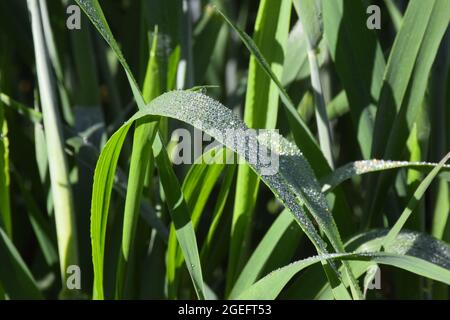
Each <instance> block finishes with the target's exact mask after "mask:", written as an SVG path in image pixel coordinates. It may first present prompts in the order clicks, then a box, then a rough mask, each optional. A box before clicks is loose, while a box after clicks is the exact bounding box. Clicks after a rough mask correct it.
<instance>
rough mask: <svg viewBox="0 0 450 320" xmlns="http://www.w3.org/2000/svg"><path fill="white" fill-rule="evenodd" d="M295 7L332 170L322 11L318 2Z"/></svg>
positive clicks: (300, 1)
mask: <svg viewBox="0 0 450 320" xmlns="http://www.w3.org/2000/svg"><path fill="white" fill-rule="evenodd" d="M294 7H295V10H296V11H297V15H298V16H299V17H300V22H301V23H302V25H303V28H304V30H305V33H306V36H307V39H308V41H307V44H308V46H307V47H308V61H309V69H310V72H311V85H312V89H313V91H314V100H315V104H316V108H315V112H316V123H317V130H318V133H319V141H320V147H321V149H322V152H323V154H324V155H325V158H326V159H327V161H328V164H329V165H330V167H331V168H333V167H334V160H333V150H332V149H331V146H332V144H333V143H332V139H331V128H330V123H329V122H328V115H327V111H326V107H325V98H324V96H323V92H322V91H323V89H322V83H321V80H320V74H319V64H318V53H317V52H318V48H319V42H320V40H321V39H322V10H321V8H320V2H318V1H316V0H295V1H294Z"/></svg>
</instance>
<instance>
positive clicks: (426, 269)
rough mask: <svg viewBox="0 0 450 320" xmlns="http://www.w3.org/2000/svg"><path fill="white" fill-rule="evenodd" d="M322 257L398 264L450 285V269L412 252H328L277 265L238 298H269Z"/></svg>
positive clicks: (399, 266)
mask: <svg viewBox="0 0 450 320" xmlns="http://www.w3.org/2000/svg"><path fill="white" fill-rule="evenodd" d="M325 259H345V260H352V261H370V262H372V263H379V264H385V265H390V266H394V267H397V268H401V269H404V270H407V271H410V272H413V273H415V274H418V275H421V276H425V277H427V278H430V279H433V280H436V281H440V282H443V283H446V284H448V285H450V269H446V268H443V267H441V266H439V265H436V264H434V263H432V262H428V261H426V260H422V259H419V258H416V257H413V256H407V255H401V254H395V253H387V252H376V253H369V252H365V253H348V254H330V255H324V256H316V257H311V258H307V259H305V260H300V261H297V262H294V263H292V264H290V265H287V266H285V267H283V268H280V269H278V270H276V271H273V272H272V273H270V274H268V275H267V276H265V277H264V278H262V279H261V280H259V281H258V282H256V283H255V284H254V285H252V286H251V287H250V288H248V289H247V290H246V291H245V292H243V293H242V294H241V295H240V296H239V297H238V299H244V300H269V299H275V298H276V297H277V296H278V295H279V293H280V292H281V290H282V289H283V288H284V287H285V286H286V284H287V283H288V282H289V281H290V280H291V279H292V277H294V276H295V275H296V274H297V273H298V272H300V271H301V270H303V269H305V268H306V267H309V266H310V265H312V264H314V263H317V262H319V261H323V260H325Z"/></svg>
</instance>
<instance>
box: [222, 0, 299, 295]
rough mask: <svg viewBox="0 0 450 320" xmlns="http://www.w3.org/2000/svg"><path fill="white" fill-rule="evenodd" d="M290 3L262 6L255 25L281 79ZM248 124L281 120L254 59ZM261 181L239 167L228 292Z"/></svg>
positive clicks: (273, 92) (272, 87)
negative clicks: (278, 118)
mask: <svg viewBox="0 0 450 320" xmlns="http://www.w3.org/2000/svg"><path fill="white" fill-rule="evenodd" d="M290 13H291V3H290V1H270V0H263V1H261V2H260V5H259V9H258V15H257V17H256V22H255V30H254V36H253V38H254V42H255V45H257V46H258V47H259V48H260V50H261V54H262V55H264V56H265V58H266V63H267V64H268V67H269V68H270V71H271V72H272V73H273V74H274V75H275V76H276V77H280V76H281V72H282V62H283V58H284V47H285V43H286V40H287V36H288V32H289V19H287V18H288V17H290ZM248 74H249V75H248V82H247V91H246V96H245V109H244V121H245V123H246V124H247V125H248V126H249V127H250V128H268V129H273V128H275V126H276V122H277V116H278V100H279V92H278V89H277V87H276V84H275V83H274V82H272V81H271V80H270V78H269V77H267V76H266V74H265V72H264V70H263V69H262V68H261V66H260V65H259V63H258V61H257V58H256V57H255V56H254V55H251V56H250V64H249V71H248ZM258 189H259V179H258V177H257V175H255V174H254V172H253V171H252V170H251V169H250V168H249V167H248V166H247V165H241V166H239V167H238V174H237V181H236V195H235V201H234V209H233V218H232V223H231V239H230V251H229V255H228V256H229V257H230V258H229V260H228V267H227V290H230V289H231V286H232V284H233V283H234V280H235V279H236V275H237V273H238V272H239V271H240V270H241V268H242V263H243V262H244V261H245V260H246V259H247V256H248V252H246V251H247V250H248V244H249V242H248V241H249V237H250V234H249V232H248V231H249V228H248V227H249V225H250V223H251V220H252V217H253V211H254V208H255V204H256V201H257V197H258Z"/></svg>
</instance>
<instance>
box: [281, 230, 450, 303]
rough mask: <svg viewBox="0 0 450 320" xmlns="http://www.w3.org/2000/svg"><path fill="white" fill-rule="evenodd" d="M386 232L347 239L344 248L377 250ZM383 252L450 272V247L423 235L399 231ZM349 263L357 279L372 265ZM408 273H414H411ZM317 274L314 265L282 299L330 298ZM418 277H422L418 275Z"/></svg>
mask: <svg viewBox="0 0 450 320" xmlns="http://www.w3.org/2000/svg"><path fill="white" fill-rule="evenodd" d="M388 232H389V230H386V229H383V230H372V231H369V232H366V233H362V234H359V235H357V236H355V237H353V238H352V239H350V240H349V241H348V242H347V243H346V245H345V248H346V250H348V251H350V252H374V251H377V250H378V249H379V248H380V247H381V244H382V242H383V240H384V238H385V236H386V234H387V233H388ZM385 251H386V253H391V254H396V255H403V256H404V255H407V256H411V257H415V258H417V259H419V260H422V261H427V262H429V263H433V264H435V265H437V266H439V267H441V268H442V269H444V270H450V248H449V246H448V244H446V243H444V242H442V241H439V240H437V239H435V238H433V237H431V236H428V235H426V234H424V233H419V232H415V231H406V230H405V231H402V232H401V233H400V234H398V236H397V237H396V239H395V241H394V242H393V243H392V244H391V245H390V246H387V247H386V248H385ZM350 264H351V266H352V270H353V272H354V274H355V277H357V278H359V277H361V276H362V275H363V274H364V273H365V272H366V270H367V268H368V266H370V264H371V262H362V261H358V262H356V261H352V262H350ZM420 264H421V263H420V262H419V265H420ZM313 269H314V270H313ZM419 270H420V269H418V271H419ZM410 271H412V272H413V273H417V272H415V271H414V270H410ZM320 273H321V270H320V268H315V267H314V266H313V267H312V268H311V269H310V270H307V271H306V272H305V273H304V274H303V275H301V276H300V277H299V279H298V280H297V282H296V283H295V285H294V286H293V287H292V288H291V289H289V293H288V295H287V296H284V297H286V298H289V299H293V298H296V299H332V298H333V294H332V290H331V287H330V285H329V284H328V283H326V279H324V278H323V277H322V279H321V280H318V279H319V278H318V277H319V276H320ZM444 273H445V271H444ZM417 274H419V275H424V274H421V273H417ZM424 276H426V275H424ZM344 283H345V285H346V286H348V281H346V279H344Z"/></svg>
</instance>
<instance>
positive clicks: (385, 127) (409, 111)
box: [365, 0, 450, 225]
mask: <svg viewBox="0 0 450 320" xmlns="http://www.w3.org/2000/svg"><path fill="white" fill-rule="evenodd" d="M449 12H450V1H447V0H445V1H440V0H430V1H421V0H412V1H410V2H409V5H408V8H407V10H406V13H405V16H404V19H403V24H402V27H401V29H400V31H399V33H398V34H397V37H396V39H395V42H394V45H393V48H392V51H391V54H390V56H389V60H388V64H387V66H386V71H385V75H384V83H383V89H382V91H381V94H380V99H379V106H378V111H377V115H376V119H375V127H374V139H373V145H372V155H371V156H372V157H382V158H384V159H398V158H399V157H400V155H401V152H402V151H403V150H404V147H405V145H406V140H407V138H408V134H409V127H410V126H411V125H412V122H413V121H415V119H416V116H417V113H418V111H419V110H420V105H421V103H422V101H423V98H424V95H425V90H426V87H427V86H426V83H427V81H428V76H429V74H430V70H431V67H432V64H433V61H434V59H435V57H436V53H437V50H438V47H439V44H440V42H441V39H442V37H443V35H444V33H445V31H446V29H447V27H448V24H449V21H450V14H449ZM405 120H406V121H405ZM392 178H393V177H392V175H390V174H388V173H386V174H381V175H380V177H378V178H377V179H375V178H373V179H370V184H369V190H368V192H369V194H372V195H373V197H372V198H371V200H370V201H369V202H368V203H369V204H368V209H367V210H365V211H366V212H368V214H367V215H366V216H365V225H368V224H369V223H370V221H371V218H372V216H373V215H374V214H375V213H377V212H380V209H381V208H382V205H383V203H384V202H383V199H384V197H385V192H386V190H387V189H388V188H387V185H389V182H390V181H392Z"/></svg>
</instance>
